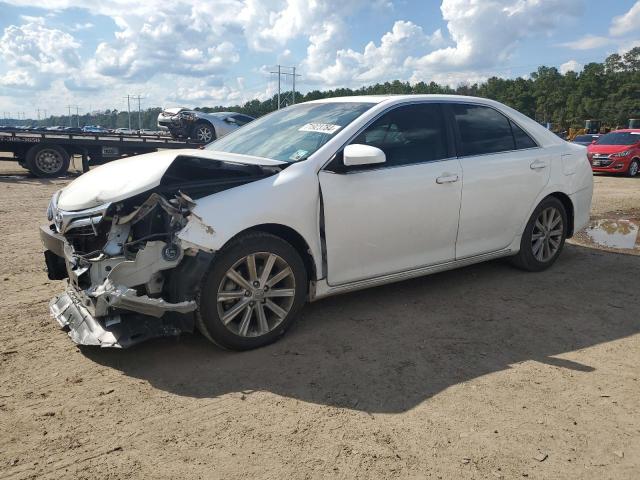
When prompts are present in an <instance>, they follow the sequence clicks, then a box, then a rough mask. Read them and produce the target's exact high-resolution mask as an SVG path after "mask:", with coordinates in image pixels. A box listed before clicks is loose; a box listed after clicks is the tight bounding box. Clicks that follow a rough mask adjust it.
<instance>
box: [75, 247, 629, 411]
mask: <svg viewBox="0 0 640 480" xmlns="http://www.w3.org/2000/svg"><path fill="white" fill-rule="evenodd" d="M639 273H640V258H638V257H633V256H627V255H620V254H613V253H607V252H602V251H597V250H591V249H586V248H582V247H577V246H573V245H567V247H566V249H565V251H564V252H563V254H562V256H561V257H560V259H559V260H558V262H557V263H556V265H555V266H554V267H553V268H552V269H550V270H548V271H546V272H542V273H525V272H521V271H519V270H516V269H514V268H512V267H511V266H509V265H508V264H507V263H506V262H504V261H494V262H490V263H485V264H480V265H475V266H471V267H467V268H464V269H460V270H455V271H450V272H445V273H441V274H437V275H432V276H428V277H423V278H419V279H415V280H410V281H405V282H401V283H397V284H393V285H387V286H383V287H378V288H375V289H369V290H365V291H361V292H356V293H352V294H348V295H342V296H337V297H332V298H328V299H325V300H322V301H319V302H317V303H314V304H311V305H307V306H306V307H305V309H303V312H302V315H301V318H300V321H299V322H298V323H297V324H296V325H295V326H294V328H292V330H291V331H290V332H289V333H288V335H287V336H286V337H285V338H283V339H282V340H281V341H280V342H278V343H276V344H273V345H271V346H268V347H265V348H262V349H258V350H254V351H250V352H244V353H237V352H228V351H223V350H220V349H218V348H216V347H215V346H212V345H211V344H209V343H208V342H207V341H206V340H205V339H204V338H203V337H202V336H200V335H187V336H183V337H181V338H179V339H162V340H156V341H150V342H148V343H146V344H141V345H138V346H136V347H134V348H132V349H129V350H109V349H93V348H89V349H83V351H84V352H85V355H86V356H87V357H89V358H90V359H92V360H93V361H95V362H97V363H99V364H101V365H105V366H108V367H111V368H114V369H117V370H120V371H122V372H123V373H124V374H126V375H129V376H131V377H135V378H139V379H144V380H146V381H148V382H150V383H151V384H152V385H153V386H154V387H156V388H158V389H162V390H166V391H168V392H171V393H173V394H176V395H183V396H188V397H199V398H207V397H217V396H219V395H222V394H225V393H229V392H243V393H244V394H245V395H250V394H251V393H252V392H256V391H268V392H273V393H275V394H278V395H282V396H285V397H292V398H296V399H299V400H302V401H306V402H313V403H316V404H323V405H331V406H338V407H347V408H352V409H356V410H362V411H366V412H390V413H392V412H402V411H406V410H408V409H411V408H412V407H414V406H416V405H417V404H419V403H421V402H422V401H424V400H425V399H428V398H429V397H432V396H433V395H435V394H437V393H438V392H441V391H442V390H444V389H446V388H448V387H450V386H452V385H456V384H459V383H462V382H465V381H468V380H471V379H474V378H477V377H480V376H482V375H486V374H490V373H493V372H498V371H501V370H505V369H509V368H511V366H512V365H514V364H517V363H519V362H525V361H538V362H542V363H546V364H548V365H551V366H553V367H555V368H566V369H571V370H575V371H578V372H583V373H584V374H588V373H589V372H592V371H594V370H595V369H597V368H598V366H597V365H583V364H581V363H579V362H576V361H573V360H569V359H565V358H557V356H558V355H562V354H565V353H567V352H572V351H575V350H578V349H582V348H586V347H590V346H593V345H598V344H600V343H603V342H608V341H612V340H616V339H620V338H623V337H626V336H629V335H633V334H635V333H638V332H640V316H639V315H638V312H639V311H640V297H639V296H638V295H637V283H636V282H637V279H638V274H639ZM634 283H635V285H634ZM611 285H615V286H616V288H615V289H611V288H609V287H610V286H611Z"/></svg>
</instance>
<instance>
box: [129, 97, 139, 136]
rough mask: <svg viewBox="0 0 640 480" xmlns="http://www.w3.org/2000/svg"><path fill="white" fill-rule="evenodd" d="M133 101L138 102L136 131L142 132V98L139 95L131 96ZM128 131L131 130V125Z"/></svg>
mask: <svg viewBox="0 0 640 480" xmlns="http://www.w3.org/2000/svg"><path fill="white" fill-rule="evenodd" d="M131 98H133V99H134V100H138V130H142V111H141V109H140V99H141V98H142V97H141V96H140V94H138V95H136V96H132V97H131ZM129 130H131V125H129Z"/></svg>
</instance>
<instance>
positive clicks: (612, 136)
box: [587, 129, 640, 177]
mask: <svg viewBox="0 0 640 480" xmlns="http://www.w3.org/2000/svg"><path fill="white" fill-rule="evenodd" d="M587 156H588V157H589V161H590V162H591V168H592V169H593V171H594V172H609V173H626V174H627V175H628V176H629V177H635V176H636V175H637V174H638V171H640V129H625V130H616V131H614V132H610V133H607V134H606V135H602V136H601V137H600V138H598V140H596V142H595V143H592V144H591V145H589V146H588V147H587Z"/></svg>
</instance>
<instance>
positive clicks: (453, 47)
mask: <svg viewBox="0 0 640 480" xmlns="http://www.w3.org/2000/svg"><path fill="white" fill-rule="evenodd" d="M34 3H35V2H32V1H26V0H7V1H5V2H3V1H2V0H0V35H2V38H1V39H0V114H2V115H4V114H5V112H8V113H9V112H10V113H12V114H13V115H12V116H15V114H16V113H17V112H25V114H26V116H27V117H32V118H35V116H36V115H37V114H36V109H38V108H39V109H41V115H42V114H43V110H47V112H48V113H49V114H50V113H56V114H60V113H63V112H65V111H66V108H65V105H69V104H71V105H79V106H80V107H79V108H80V110H81V111H88V110H89V109H91V110H96V109H105V108H118V109H122V108H123V107H124V105H125V102H126V100H124V97H125V96H126V95H127V94H134V95H138V94H139V95H142V96H143V97H144V98H143V105H144V106H175V105H185V106H204V105H226V104H235V103H238V102H244V101H246V100H249V99H252V98H256V97H258V98H263V99H264V98H268V97H269V96H271V95H272V94H273V93H274V91H275V88H276V82H275V77H274V76H273V75H270V74H269V72H270V71H271V70H272V67H273V66H274V65H276V64H277V63H281V64H283V65H292V66H293V65H295V66H296V67H297V70H298V73H300V75H301V77H300V79H299V80H298V83H297V85H298V89H299V90H302V91H306V90H309V89H316V88H319V89H323V88H335V87H342V86H349V87H359V86H362V85H367V84H372V83H375V82H378V81H385V80H393V79H400V80H407V81H410V82H417V81H427V82H428V81H431V80H433V81H436V82H439V83H448V84H450V85H457V84H460V83H473V82H477V81H482V80H483V79H486V78H488V77H490V76H492V75H498V76H503V77H515V76H521V75H528V74H529V73H530V72H531V71H533V70H535V68H536V67H537V66H538V65H543V64H544V65H549V66H556V67H558V68H560V69H561V70H562V71H567V70H569V69H572V70H576V71H579V70H580V69H581V68H582V65H584V64H585V63H588V62H591V61H602V60H603V59H604V58H605V57H606V56H607V55H608V54H610V53H614V52H624V51H625V50H628V49H629V48H631V47H633V46H635V45H640V1H639V0H615V1H612V2H597V1H592V0H441V1H436V0H423V1H417V0H339V1H337V0H208V1H204V0H172V1H171V2H167V1H161V2H160V1H143V2H138V3H132V2H129V1H125V0H101V1H99V2H88V1H87V2H80V1H72V0H41V1H39V2H37V5H38V7H33V6H32V5H33V4H34Z"/></svg>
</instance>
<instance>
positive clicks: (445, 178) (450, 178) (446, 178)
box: [436, 173, 458, 184]
mask: <svg viewBox="0 0 640 480" xmlns="http://www.w3.org/2000/svg"><path fill="white" fill-rule="evenodd" d="M457 181H458V175H455V174H454V175H452V174H449V173H445V174H444V175H442V176H441V177H438V178H436V183H440V184H442V183H453V182H457Z"/></svg>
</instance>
